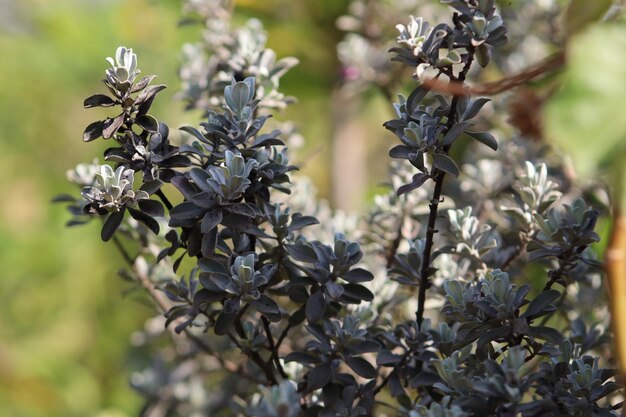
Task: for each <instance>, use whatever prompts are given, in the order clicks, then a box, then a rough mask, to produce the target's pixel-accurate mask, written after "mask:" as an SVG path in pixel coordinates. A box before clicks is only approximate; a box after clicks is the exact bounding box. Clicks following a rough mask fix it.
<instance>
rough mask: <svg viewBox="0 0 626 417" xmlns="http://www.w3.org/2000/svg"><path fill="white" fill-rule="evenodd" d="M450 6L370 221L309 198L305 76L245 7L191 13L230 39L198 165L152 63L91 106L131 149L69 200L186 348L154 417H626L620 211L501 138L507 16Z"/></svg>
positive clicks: (193, 86) (125, 68)
mask: <svg viewBox="0 0 626 417" xmlns="http://www.w3.org/2000/svg"><path fill="white" fill-rule="evenodd" d="M357 3H360V2H355V4H357ZM441 3H443V4H444V5H447V6H449V7H451V8H452V10H453V14H452V17H451V18H449V17H446V18H444V17H443V16H445V13H444V11H442V10H446V9H438V13H439V14H440V15H441V16H442V17H441V19H442V21H445V22H448V23H438V24H433V25H431V24H429V23H428V22H427V21H426V20H425V19H423V18H415V17H412V16H411V17H409V18H408V19H406V18H405V20H406V21H405V22H404V24H398V25H397V30H398V32H399V35H398V36H397V46H395V47H394V48H392V50H391V52H392V58H393V60H395V61H399V62H400V63H401V64H402V65H404V66H406V67H408V68H409V69H410V72H411V73H412V75H413V86H412V88H411V92H410V94H408V95H407V96H406V97H405V96H402V95H400V96H399V98H398V102H397V103H394V105H393V107H394V109H395V113H396V114H395V117H394V118H393V119H392V120H389V121H387V122H386V123H385V128H387V129H388V130H389V131H391V132H392V133H393V134H394V135H395V136H396V137H397V139H398V140H399V141H400V144H396V145H395V146H394V147H392V148H391V150H390V153H389V154H390V156H391V157H392V158H393V159H394V161H393V163H392V165H391V167H392V183H393V185H394V190H392V191H391V192H389V193H388V194H385V195H381V196H378V197H377V199H376V202H375V205H374V207H373V208H372V209H371V211H370V213H369V214H368V215H367V217H366V219H364V220H362V221H355V222H351V221H346V219H345V218H342V217H341V216H333V213H332V212H329V210H324V208H323V206H320V205H318V204H316V203H315V202H312V201H311V198H312V196H311V195H310V193H306V192H305V191H303V190H302V189H303V188H304V187H306V184H305V185H303V184H302V183H301V182H300V181H301V180H299V179H297V177H296V176H295V175H294V171H295V170H296V169H297V167H295V166H293V165H290V162H289V156H288V153H287V147H286V146H285V144H286V143H287V142H288V138H286V136H289V134H290V133H291V132H286V134H283V133H281V130H280V124H279V123H272V122H273V121H272V120H270V111H274V110H276V109H282V108H284V107H285V106H287V105H288V104H289V103H290V102H292V101H293V100H292V99H291V98H289V97H286V96H285V95H283V94H282V93H280V92H279V88H280V78H281V76H282V75H284V74H285V72H287V71H288V70H289V68H291V67H292V66H293V65H295V64H296V62H297V61H296V60H295V59H293V58H287V59H281V60H277V59H276V55H275V53H274V52H273V51H272V50H270V49H267V48H266V46H265V42H266V39H265V36H264V34H263V32H262V28H261V27H260V23H259V22H258V21H256V20H251V21H249V22H247V23H246V24H245V25H244V26H243V27H242V28H239V29H234V30H232V29H230V27H229V24H230V16H231V6H232V5H231V4H230V2H228V1H221V2H220V1H210V0H207V1H189V2H187V9H188V10H187V11H188V12H189V13H191V14H192V15H193V16H195V17H196V18H198V17H199V18H200V20H201V21H202V22H203V24H204V25H205V27H206V29H205V32H204V34H203V42H201V43H199V44H197V45H193V46H187V47H186V48H185V62H184V64H183V67H182V68H181V78H182V80H183V90H182V91H181V95H182V96H183V99H184V100H185V102H186V103H187V105H188V107H189V108H190V109H191V108H199V109H202V110H204V111H205V112H206V114H205V121H203V122H201V123H200V124H199V126H197V127H192V126H185V127H182V128H181V129H180V130H181V132H183V133H182V134H181V139H180V141H179V143H177V144H176V145H175V144H173V143H172V142H171V141H170V129H169V128H168V126H167V125H166V124H165V123H163V122H161V121H159V120H158V119H157V118H156V117H155V116H154V115H152V114H150V108H151V105H152V103H153V101H154V100H155V99H156V97H157V95H158V93H159V92H160V91H162V90H163V89H164V88H165V86H163V85H153V84H152V82H153V79H154V76H146V77H143V78H140V77H139V73H140V71H139V69H138V66H137V56H136V55H135V54H134V52H133V51H132V49H128V48H125V47H120V48H118V49H117V51H116V54H115V57H113V58H109V59H108V61H109V64H110V67H109V68H108V69H107V70H106V73H105V79H104V81H103V82H104V84H105V86H106V89H107V90H108V92H107V94H96V95H93V96H91V97H89V98H87V99H86V100H85V103H84V104H85V107H87V108H90V107H109V108H111V116H110V117H108V118H106V119H105V120H99V121H96V122H94V123H92V124H90V125H89V126H88V127H87V128H86V130H85V133H84V137H83V139H84V140H85V141H92V140H96V139H100V138H102V139H104V140H108V141H109V142H110V143H111V147H110V148H108V149H107V150H106V151H105V152H104V159H105V161H107V162H108V163H106V164H104V165H99V164H90V165H80V166H79V167H77V169H76V170H75V171H73V173H72V174H71V176H70V177H71V180H72V181H73V182H74V183H76V184H78V185H79V186H81V187H82V191H81V195H82V198H80V199H76V198H73V197H70V196H64V197H61V198H60V199H59V200H62V201H68V202H69V203H70V210H71V212H72V214H73V215H74V218H73V219H72V221H71V224H81V223H84V222H87V221H91V220H94V219H101V220H102V222H103V225H102V229H101V230H102V232H101V237H102V239H103V240H104V241H112V243H113V244H115V245H116V247H117V248H118V249H119V250H120V252H121V254H122V256H123V257H124V258H125V260H126V261H127V262H128V267H129V271H126V272H125V274H124V275H125V277H126V278H128V279H130V280H132V281H134V282H137V283H138V284H139V285H140V286H141V287H142V288H143V289H144V290H145V291H146V292H147V293H148V294H149V295H150V296H151V297H152V298H153V300H154V301H155V303H156V305H157V307H158V308H159V309H160V310H161V311H162V313H163V316H164V317H163V319H164V320H163V321H161V322H159V323H161V324H162V325H163V326H164V328H167V329H168V330H169V331H172V332H173V333H172V341H171V344H172V346H173V350H172V351H169V352H167V353H162V354H155V365H154V367H153V368H151V369H148V370H146V371H145V372H144V373H142V374H141V376H138V377H137V378H136V379H134V380H133V381H132V382H133V385H134V387H135V388H137V389H138V390H139V391H140V392H142V393H143V394H144V395H145V396H146V398H147V401H146V406H145V409H144V412H143V413H144V415H146V416H151V415H232V413H233V411H231V407H234V408H235V411H234V413H235V414H237V415H247V416H267V417H270V416H272V417H278V416H282V417H285V416H293V417H295V416H300V415H306V416H321V417H327V416H361V415H363V416H365V415H383V414H385V415H406V416H411V417H414V416H432V417H435V416H519V415H522V416H526V417H531V416H563V415H567V416H611V415H616V411H614V410H615V409H617V408H619V407H620V405H614V404H615V402H616V400H615V398H614V396H615V393H616V391H617V390H618V389H619V388H620V385H619V384H618V383H616V382H615V378H614V376H615V374H616V372H615V371H614V370H612V369H611V364H609V363H607V362H608V359H610V357H609V355H608V354H607V352H608V351H607V343H610V337H609V335H608V334H607V333H606V331H605V329H606V327H607V325H608V322H607V318H606V314H605V315H604V317H603V316H602V315H598V314H597V312H596V311H595V310H594V308H595V307H600V308H602V307H601V306H594V305H592V304H593V303H591V304H590V303H589V300H597V299H602V297H601V296H599V295H598V294H599V292H600V285H599V277H600V271H599V269H598V266H599V262H598V261H597V260H596V257H595V254H594V252H593V250H592V249H591V248H590V245H591V244H593V243H595V242H597V241H598V240H599V237H598V235H597V234H596V232H594V228H595V226H596V223H597V220H598V217H599V216H600V210H602V209H604V207H602V198H603V197H605V196H602V195H601V196H600V197H599V198H598V199H597V200H598V202H599V205H600V207H598V208H593V207H591V206H590V205H589V204H587V203H586V202H585V200H584V199H583V198H582V197H583V196H582V194H583V192H582V191H581V190H580V189H579V188H577V187H576V186H575V185H574V184H572V182H571V180H570V179H568V178H567V177H566V175H567V172H566V170H565V169H564V168H563V167H562V166H554V167H551V169H548V166H547V165H546V163H545V162H546V161H548V162H549V159H550V158H551V156H550V152H553V151H550V150H547V149H545V148H543V147H542V146H540V145H539V144H537V143H535V142H532V141H528V140H526V141H524V140H523V138H512V139H505V138H503V139H502V140H500V143H498V141H497V140H496V138H495V136H494V135H493V134H492V133H490V132H488V130H489V129H490V127H491V126H490V125H491V124H495V123H493V122H489V119H488V118H484V117H482V114H483V113H484V112H486V110H485V109H487V106H488V105H489V104H488V103H489V100H488V99H485V98H474V97H471V95H470V93H469V89H465V88H464V83H465V82H466V79H467V78H468V76H469V75H470V74H473V73H474V71H475V70H474V67H476V65H478V66H479V67H486V66H488V65H489V64H490V62H491V61H496V63H497V65H502V66H506V65H507V64H506V62H504V63H503V62H497V61H498V59H499V58H498V54H499V49H498V48H500V47H504V45H505V44H506V42H507V29H506V25H505V21H504V19H503V17H502V16H501V15H500V13H499V12H498V9H497V8H496V5H495V2H494V0H481V1H477V0H443V1H442V2H441ZM355 10H357V11H359V10H361V11H362V9H359V8H358V7H356V6H355ZM358 18H359V17H358V16H356V17H355V16H351V17H346V19H347V20H350V19H352V21H354V20H355V19H356V20H358ZM344 22H345V20H344ZM356 36H357V35H356V34H355V33H352V34H350V35H348V38H347V39H348V40H347V41H346V42H348V43H346V44H344V47H343V48H340V52H341V54H340V55H341V57H342V59H343V60H344V61H345V62H351V63H352V64H354V63H355V62H359V63H360V64H361V65H369V64H368V63H367V62H364V61H363V60H361V61H358V60H356V59H351V49H350V46H349V42H353V44H352V45H353V47H354V42H359V41H356V40H355V39H358V38H356ZM508 36H510V35H508ZM350 39H351V40H350ZM371 47H372V48H374V47H375V45H373V46H371ZM357 49H358V48H357ZM374 55H375V54H372V57H374ZM503 56H506V54H503ZM501 60H502V61H505V58H501ZM396 71H398V70H396ZM356 73H359V68H357V67H356V66H352V67H350V66H348V65H346V74H348V75H350V74H353V75H354V74H356ZM399 73H403V72H402V70H399ZM347 78H348V79H347V82H348V84H349V82H350V81H351V80H350V79H351V78H354V79H355V80H356V79H359V80H360V82H361V83H367V82H368V81H367V80H363V79H360V78H359V77H354V76H349V77H347ZM407 79H408V78H407ZM371 82H373V83H374V84H376V85H377V87H380V88H382V89H383V90H384V91H387V92H389V89H390V88H393V86H394V83H397V81H396V80H395V78H387V79H376V80H373V81H371ZM442 82H443V83H445V85H447V86H449V89H448V90H446V89H445V88H440V85H441V83H442ZM358 88H362V86H359V87H358ZM455 88H456V89H455ZM457 90H458V91H457ZM450 93H453V94H450ZM491 118H494V116H493V114H492V116H491ZM270 125H273V126H271V127H270ZM511 136H512V135H511ZM468 139H470V140H472V144H471V145H470V144H469V142H468ZM461 145H462V147H463V148H468V149H467V150H466V153H465V154H466V156H465V158H466V160H465V161H464V162H465V164H461V161H460V159H458V158H457V157H456V156H455V155H456V154H455V150H456V148H458V147H460V146H461ZM475 145H480V146H475ZM499 145H500V146H499ZM459 166H461V167H459ZM346 175H349V173H346ZM446 181H447V183H446ZM135 182H137V183H140V184H141V185H139V186H136V185H135ZM299 193H302V194H300V195H298V194H299ZM598 193H600V194H601V192H598ZM290 194H293V195H290ZM355 223H356V225H355ZM342 225H344V226H349V227H347V230H337V229H339V228H340V227H341V226H342ZM329 235H332V236H333V237H332V238H331V239H329ZM135 252H136V255H135V254H134V253H135ZM529 270H533V271H539V272H538V273H536V274H535V275H538V276H539V277H540V280H532V281H531V280H528V279H527V276H528V271H529ZM146 333H147V334H146V338H148V339H149V338H151V337H153V336H154V335H155V334H158V333H159V331H158V330H155V329H149V330H147V331H146ZM177 334H184V336H185V337H184V338H181V337H180V336H177ZM209 373H210V375H208V374H209Z"/></svg>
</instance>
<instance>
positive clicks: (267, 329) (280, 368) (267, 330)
mask: <svg viewBox="0 0 626 417" xmlns="http://www.w3.org/2000/svg"><path fill="white" fill-rule="evenodd" d="M261 321H262V322H263V328H264V329H265V336H266V337H267V344H268V346H269V348H270V352H271V355H272V360H273V361H274V365H276V369H277V370H278V372H279V373H280V376H282V377H283V378H287V374H286V373H285V370H284V369H283V366H282V365H281V363H280V358H279V357H278V348H277V346H276V344H275V343H274V336H272V328H271V327H270V322H269V320H268V319H266V318H265V317H264V316H261Z"/></svg>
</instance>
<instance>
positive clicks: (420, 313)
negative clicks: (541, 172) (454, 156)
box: [415, 48, 475, 328]
mask: <svg viewBox="0 0 626 417" xmlns="http://www.w3.org/2000/svg"><path fill="white" fill-rule="evenodd" d="M474 52H475V51H474V49H473V48H471V49H470V50H469V51H468V54H469V55H468V59H467V63H466V64H465V66H464V67H463V70H462V71H461V73H460V74H459V77H458V79H457V80H456V81H457V82H458V83H460V84H461V85H462V84H463V83H464V82H465V78H466V77H467V73H468V71H469V69H470V67H471V66H472V62H473V61H474ZM453 81H455V80H454V78H452V79H451V81H450V84H452V82H453ZM458 102H459V95H455V96H454V97H453V98H452V102H451V103H450V112H449V113H448V121H447V130H450V129H451V128H452V127H453V126H454V123H455V116H456V108H457V105H458ZM443 150H444V152H445V153H446V154H448V153H449V152H450V145H448V146H446V147H444V149H443ZM445 177H446V173H445V172H444V171H441V170H438V169H437V170H435V174H434V179H435V189H434V191H433V197H432V199H431V200H430V205H429V208H430V213H429V214H428V226H427V229H426V243H425V244H424V253H423V255H422V267H421V270H420V285H419V293H418V299H417V311H416V312H415V319H416V321H417V326H418V328H421V327H422V322H423V321H424V305H425V304H426V290H427V289H428V288H429V287H430V280H429V275H430V258H431V253H432V250H433V241H434V236H435V233H437V230H436V229H435V223H436V221H437V213H438V209H439V202H440V201H441V190H442V189H443V181H444V179H445Z"/></svg>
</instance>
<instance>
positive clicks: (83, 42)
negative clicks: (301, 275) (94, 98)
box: [0, 0, 389, 417]
mask: <svg viewBox="0 0 626 417" xmlns="http://www.w3.org/2000/svg"><path fill="white" fill-rule="evenodd" d="M347 5H348V2H347V1H346V0H308V1H299V2H290V1H281V0H271V1H270V0H268V1H263V2H258V1H254V0H246V1H244V0H240V1H238V2H237V6H238V14H237V19H240V20H241V21H243V20H245V19H246V18H247V17H250V16H255V17H258V18H259V19H261V20H262V21H263V23H264V25H265V26H266V29H267V30H268V34H269V46H270V47H271V48H273V49H274V50H276V52H277V55H278V56H288V55H290V56H296V57H298V59H300V61H301V64H300V65H299V66H298V67H297V68H296V69H294V70H293V71H291V72H290V73H289V74H288V75H286V76H285V77H284V78H283V84H282V85H283V86H282V90H283V91H284V92H285V93H286V94H288V95H293V96H295V97H306V100H301V101H300V102H299V104H296V105H293V106H292V107H291V108H290V109H289V110H287V112H286V114H283V115H280V117H281V118H284V119H290V120H295V121H296V122H297V124H298V126H299V127H300V128H301V129H302V133H303V136H304V137H305V138H306V139H307V144H306V145H305V147H304V148H302V149H301V150H300V151H299V152H298V154H297V155H298V156H297V157H296V158H295V159H296V160H295V162H302V161H303V160H306V161H307V164H306V166H305V168H304V171H305V174H307V175H311V176H312V177H313V180H314V182H315V184H316V185H317V187H318V188H319V191H320V195H321V196H323V197H330V196H331V188H330V185H329V184H330V175H329V173H328V172H329V171H328V155H329V146H330V145H329V144H330V138H331V136H332V129H333V120H332V118H331V112H330V102H331V98H332V94H333V89H334V87H335V85H336V83H337V78H338V77H337V76H338V73H339V69H338V64H337V58H336V52H335V45H336V44H337V42H338V41H339V40H340V39H341V36H342V34H341V33H340V32H339V31H338V30H337V29H336V28H335V20H336V19H337V17H338V16H340V15H341V14H343V13H345V10H346V8H347ZM180 9H181V2H180V1H174V0H132V1H128V0H0V56H1V57H2V58H1V59H0V62H1V64H0V91H1V92H0V145H1V147H2V152H0V167H1V168H0V189H1V190H2V200H1V202H0V266H1V267H2V268H1V269H0V270H1V271H2V274H1V276H0V415H1V416H7V417H21V416H24V417H26V416H28V417H37V416H46V417H55V416H59V417H61V416H63V417H71V416H98V417H117V416H126V415H129V416H131V415H137V412H138V410H139V408H140V407H141V401H142V400H141V398H140V397H139V396H138V395H136V394H135V393H134V392H133V391H132V389H131V388H130V386H129V383H128V381H129V378H130V376H131V374H132V372H133V371H137V370H139V369H141V367H142V365H143V364H144V362H146V360H147V359H146V358H145V357H144V355H142V353H143V352H142V351H141V350H140V349H133V348H129V344H130V343H129V340H130V338H131V336H132V332H133V331H134V330H136V329H139V328H141V327H142V326H143V324H144V321H145V320H146V318H148V317H149V316H150V315H151V313H152V311H153V310H152V308H151V307H150V306H147V305H145V304H144V303H141V302H139V301H138V300H137V299H135V298H134V295H133V293H132V292H130V294H129V290H131V289H132V288H131V287H130V286H129V284H128V283H126V282H124V281H123V280H121V279H120V278H119V277H118V276H117V271H118V269H119V268H121V267H122V264H121V262H120V259H119V257H118V255H117V253H116V252H115V250H114V248H112V247H108V246H107V245H105V244H103V243H102V242H101V241H100V240H99V230H98V225H97V224H95V223H93V224H90V225H88V226H86V227H78V228H72V229H66V228H65V226H64V224H65V222H66V221H67V220H68V218H69V216H68V214H67V212H66V211H65V209H64V207H63V206H62V205H52V204H50V199H51V198H52V197H53V196H54V195H56V194H59V193H63V192H73V191H74V190H73V188H72V187H71V185H70V184H69V183H67V182H66V179H65V172H66V170H68V169H70V168H73V167H74V166H75V165H76V164H77V163H81V162H86V161H91V160H93V159H94V158H95V157H98V156H100V155H101V154H102V151H103V150H104V149H105V146H106V144H105V143H104V142H102V141H96V142H93V143H89V144H84V143H83V142H82V140H81V137H82V131H83V130H84V127H85V126H86V125H87V124H89V123H90V122H91V121H93V120H95V118H97V112H98V111H100V109H92V110H85V109H83V107H82V101H83V99H84V98H85V97H87V96H89V95H91V94H94V93H97V92H102V90H103V89H104V86H103V85H102V83H101V82H100V80H101V79H102V78H103V75H104V69H105V68H106V67H107V63H106V62H105V60H104V58H105V57H107V56H111V55H113V54H114V52H115V48H116V47H117V46H118V45H125V46H127V47H132V48H133V49H134V50H135V52H136V53H137V54H138V56H139V65H140V68H141V69H142V70H143V72H144V74H158V80H159V82H160V83H164V84H167V85H168V89H167V90H165V91H164V92H163V93H161V94H160V95H159V99H158V100H157V102H156V103H155V105H154V106H153V109H154V114H155V115H157V116H158V117H159V118H160V119H162V120H164V121H166V122H167V123H168V124H169V125H170V126H171V127H172V128H175V127H178V126H182V125H185V124H196V125H197V123H198V122H199V121H200V115H199V114H193V113H187V112H184V111H183V103H181V102H180V101H177V100H176V99H175V97H174V96H175V93H176V91H177V89H178V85H179V81H178V78H177V68H178V65H179V60H180V48H181V45H182V44H183V43H184V42H193V41H195V40H196V39H197V37H198V35H199V28H197V27H188V26H185V27H178V21H179V19H180V17H181V16H180ZM379 107H380V104H376V100H374V104H373V107H368V108H369V110H367V109H365V110H366V111H367V112H368V113H366V114H364V118H365V119H367V120H369V122H368V123H370V124H371V126H372V127H375V129H374V131H376V129H378V131H379V132H381V133H384V132H383V130H382V129H381V128H380V126H381V124H382V122H383V121H384V120H386V118H388V115H389V113H387V112H386V111H385V110H383V111H379V110H380V108H379ZM102 114H105V112H102ZM364 130H365V131H367V130H369V129H367V128H366V129H364ZM362 140H365V139H364V138H362ZM384 146H386V145H384ZM372 152H373V153H375V150H373V151H372ZM380 165H381V167H380V169H378V170H374V171H373V172H378V173H380V174H381V176H380V177H378V178H376V176H375V175H374V176H372V177H371V178H370V179H369V180H368V181H369V182H371V183H372V184H376V182H377V181H379V180H380V179H381V178H382V175H383V173H384V171H385V164H384V162H383V161H382V160H381V164H380ZM370 175H371V173H370ZM351 204H353V205H358V204H359V201H358V199H357V200H355V201H353V202H352V203H351Z"/></svg>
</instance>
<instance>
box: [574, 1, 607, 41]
mask: <svg viewBox="0 0 626 417" xmlns="http://www.w3.org/2000/svg"><path fill="white" fill-rule="evenodd" d="M612 4H613V0H572V2H571V3H570V5H569V7H568V8H567V12H566V13H565V30H566V33H567V36H568V37H570V36H572V35H575V34H577V33H579V32H582V30H583V29H585V28H586V27H587V26H588V25H589V24H590V23H593V22H595V21H598V20H600V18H602V16H604V14H605V13H606V12H607V11H608V10H609V8H610V7H611V5H612Z"/></svg>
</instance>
